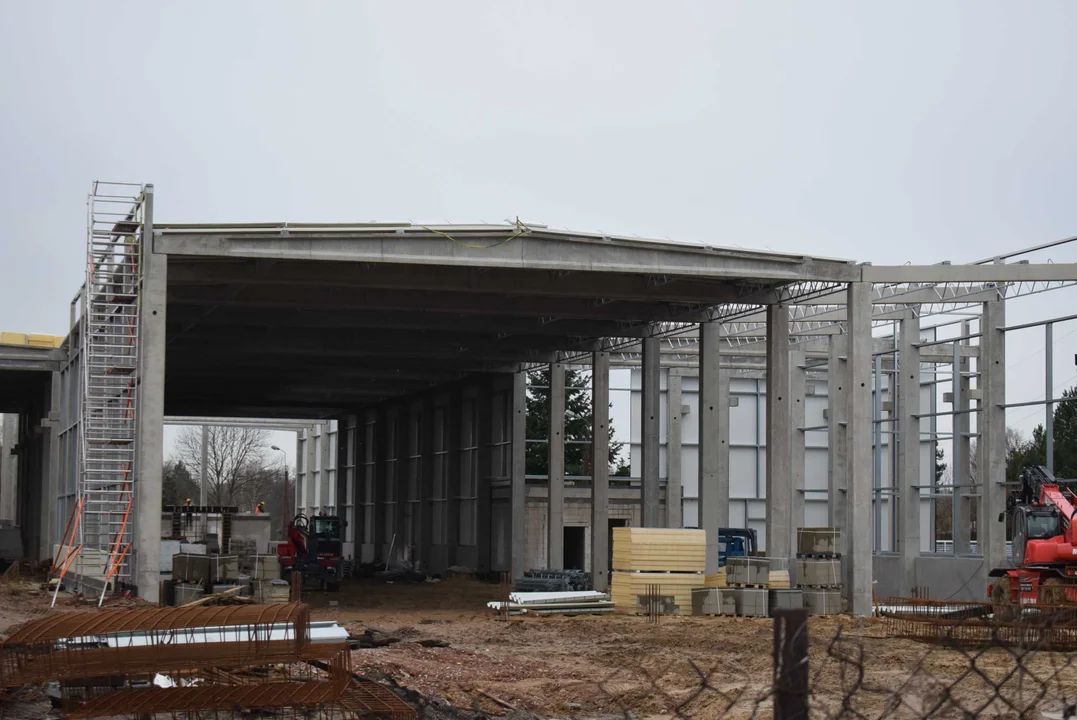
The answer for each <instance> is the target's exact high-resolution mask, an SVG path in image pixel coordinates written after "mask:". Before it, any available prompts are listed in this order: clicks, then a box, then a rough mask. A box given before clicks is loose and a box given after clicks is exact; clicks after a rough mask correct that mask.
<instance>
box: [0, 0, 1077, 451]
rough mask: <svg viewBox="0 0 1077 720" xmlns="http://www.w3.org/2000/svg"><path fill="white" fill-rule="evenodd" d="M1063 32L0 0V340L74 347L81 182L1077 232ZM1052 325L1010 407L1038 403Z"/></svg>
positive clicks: (735, 17)
mask: <svg viewBox="0 0 1077 720" xmlns="http://www.w3.org/2000/svg"><path fill="white" fill-rule="evenodd" d="M1074 27H1077V5H1075V4H1073V3H1067V2H1038V3H1035V4H1025V3H1002V2H977V3H956V2H951V3H937V2H892V3H889V4H887V5H885V6H884V5H882V4H880V3H858V2H847V3H846V2H813V3H792V2H790V3H781V2H773V3H755V2H698V3H687V2H669V3H646V4H644V3H630V2H616V3H598V2H592V3H586V4H575V3H534V2H488V3H433V2H431V3H378V4H374V3H332V2H326V3H320V4H318V5H316V6H315V5H313V4H307V3H282V2H276V3H274V2H264V1H262V2H257V3H254V2H247V3H243V2H232V3H201V4H197V3H172V4H164V3H145V2H131V3H109V2H95V3H60V2H14V1H13V0H0V68H3V72H2V73H0V327H2V328H4V329H6V330H18V331H31V332H50V333H56V334H63V333H65V331H66V329H67V313H68V303H69V301H70V300H71V298H72V297H73V296H74V294H75V291H76V289H77V288H78V286H79V285H80V284H81V281H82V276H83V273H84V267H83V265H84V242H85V239H84V238H85V235H84V233H85V206H84V200H85V194H86V192H87V190H88V188H89V186H90V182H91V181H92V180H94V179H102V180H127V181H140V182H152V183H154V184H155V185H156V189H157V196H156V215H157V218H158V219H160V220H162V221H173V222H208V221H244V220H248V221H285V220H288V221H321V222H329V221H368V220H439V221H440V220H449V221H455V222H466V221H475V220H486V221H501V220H503V219H504V218H508V217H514V216H517V215H518V216H519V217H520V218H521V219H524V220H526V221H532V222H545V223H548V224H550V225H554V226H558V227H570V228H573V229H579V230H602V231H606V232H614V233H625V234H633V233H635V234H638V235H641V236H645V237H669V238H672V239H677V240H686V241H693V242H710V243H714V244H721V245H738V246H743V247H749V248H761V249H762V248H771V249H774V250H783V251H793V252H803V253H805V254H816V255H828V256H836V257H847V258H854V259H857V260H864V261H872V262H875V263H904V262H907V261H912V262H915V263H933V262H938V261H941V260H952V261H954V262H968V261H971V260H976V259H980V258H982V257H985V256H989V255H992V254H996V253H999V252H1003V251H1006V250H1008V249H1012V248H1015V247H1022V246H1027V245H1031V244H1035V243H1039V242H1043V241H1047V240H1051V239H1055V238H1060V237H1065V236H1068V235H1074V234H1077V203H1074V202H1073V181H1072V176H1073V172H1074V170H1073V159H1074V154H1075V149H1077V133H1075V132H1074V127H1075V126H1077V125H1075V119H1077V112H1075V110H1077V94H1075V93H1073V92H1072V90H1073V87H1074V83H1075V80H1077V47H1075V46H1074V44H1073V42H1072V31H1073V28H1074ZM1047 257H1052V259H1054V260H1055V261H1075V260H1077V248H1074V249H1068V250H1065V251H1062V252H1057V251H1056V252H1054V253H1053V254H1050V253H1049V254H1047V255H1044V256H1041V259H1046V258H1047ZM1075 299H1077V295H1075V293H1073V292H1069V291H1067V292H1064V293H1054V294H1051V295H1048V296H1043V297H1041V298H1037V299H1030V300H1026V301H1022V302H1015V303H1012V304H1011V306H1010V311H1009V318H1008V319H1009V320H1010V322H1018V321H1020V320H1024V319H1032V318H1036V317H1046V316H1048V315H1062V314H1067V313H1069V312H1072V309H1073V307H1074V306H1075V303H1074V300H1075ZM1075 327H1077V324H1068V325H1062V326H1060V327H1059V328H1058V329H1057V330H1056V337H1057V338H1062V336H1064V335H1066V334H1067V333H1069V332H1070V331H1071V330H1073V329H1074V328H1075ZM1040 338H1041V336H1040V335H1039V334H1037V335H1036V337H1035V338H1032V337H1029V339H1028V341H1027V343H1026V342H1023V341H1022V342H1020V343H1016V342H1015V343H1011V347H1010V351H1009V364H1010V366H1011V375H1010V398H1011V401H1015V400H1018V399H1033V398H1034V397H1037V396H1038V397H1042V395H1043V374H1042V360H1043V344H1042V340H1041V339H1040ZM1075 341H1077V334H1075V335H1072V336H1069V337H1066V338H1062V339H1060V340H1059V341H1058V342H1057V343H1056V349H1055V352H1056V357H1057V358H1058V359H1057V360H1056V368H1057V370H1056V378H1057V379H1058V380H1059V381H1060V383H1061V381H1062V380H1065V379H1067V378H1070V376H1071V375H1074V374H1077V368H1074V365H1073V354H1074V352H1077V342H1075ZM1037 343H1038V345H1037ZM1037 351H1038V353H1039V355H1038V358H1037V357H1036V356H1033V357H1031V358H1029V359H1027V360H1022V358H1025V357H1026V356H1029V355H1032V354H1033V353H1035V352H1037ZM1018 361H1020V362H1018ZM1037 373H1038V376H1037ZM1030 410H1031V411H1034V409H1028V410H1023V411H1021V412H1016V411H1014V412H1013V413H1011V422H1018V420H1020V418H1022V417H1024V416H1027V415H1028V414H1029V411H1030ZM1041 414H1042V413H1041ZM1037 417H1038V416H1037ZM1035 419H1036V418H1032V419H1029V420H1027V421H1025V420H1020V423H1019V424H1020V425H1021V427H1023V428H1025V429H1026V431H1027V429H1028V428H1029V427H1030V425H1031V423H1032V422H1033V421H1034V420H1035Z"/></svg>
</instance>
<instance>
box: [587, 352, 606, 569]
mask: <svg viewBox="0 0 1077 720" xmlns="http://www.w3.org/2000/svg"><path fill="white" fill-rule="evenodd" d="M591 407H592V408H593V414H592V426H591V458H592V467H593V470H592V473H593V474H592V478H591V584H592V586H593V587H594V589H595V590H606V589H608V588H609V584H610V577H609V574H610V567H609V565H610V558H609V555H610V546H609V542H610V540H609V530H608V528H609V495H610V466H609V456H610V434H609V433H610V428H609V422H610V409H609V408H610V354H609V353H606V352H596V353H594V355H593V356H592V361H591Z"/></svg>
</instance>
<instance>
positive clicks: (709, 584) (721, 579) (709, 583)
mask: <svg viewBox="0 0 1077 720" xmlns="http://www.w3.org/2000/svg"><path fill="white" fill-rule="evenodd" d="M703 587H706V588H724V587H729V585H727V584H726V581H725V568H724V567H723V568H718V572H716V573H715V574H713V575H707V576H706V579H705V581H704V583H703Z"/></svg>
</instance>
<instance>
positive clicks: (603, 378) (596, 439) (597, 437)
mask: <svg viewBox="0 0 1077 720" xmlns="http://www.w3.org/2000/svg"><path fill="white" fill-rule="evenodd" d="M678 379H679V378H678ZM591 407H592V408H593V411H594V412H593V414H592V425H591V466H592V470H591V584H592V585H593V586H594V588H595V590H606V589H607V588H609V586H610V577H609V574H610V568H609V564H610V537H609V526H610V522H609V502H610V497H609V496H610V354H609V353H608V352H595V353H594V354H593V355H592V356H591Z"/></svg>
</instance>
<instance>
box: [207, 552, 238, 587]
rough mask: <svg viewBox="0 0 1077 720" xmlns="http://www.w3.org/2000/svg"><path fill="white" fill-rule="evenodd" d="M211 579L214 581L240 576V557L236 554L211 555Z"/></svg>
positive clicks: (233, 578)
mask: <svg viewBox="0 0 1077 720" xmlns="http://www.w3.org/2000/svg"><path fill="white" fill-rule="evenodd" d="M209 558H210V562H209V579H210V580H211V581H213V582H220V581H222V580H235V579H236V578H237V577H239V558H238V557H236V556H235V555H210V556H209Z"/></svg>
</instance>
